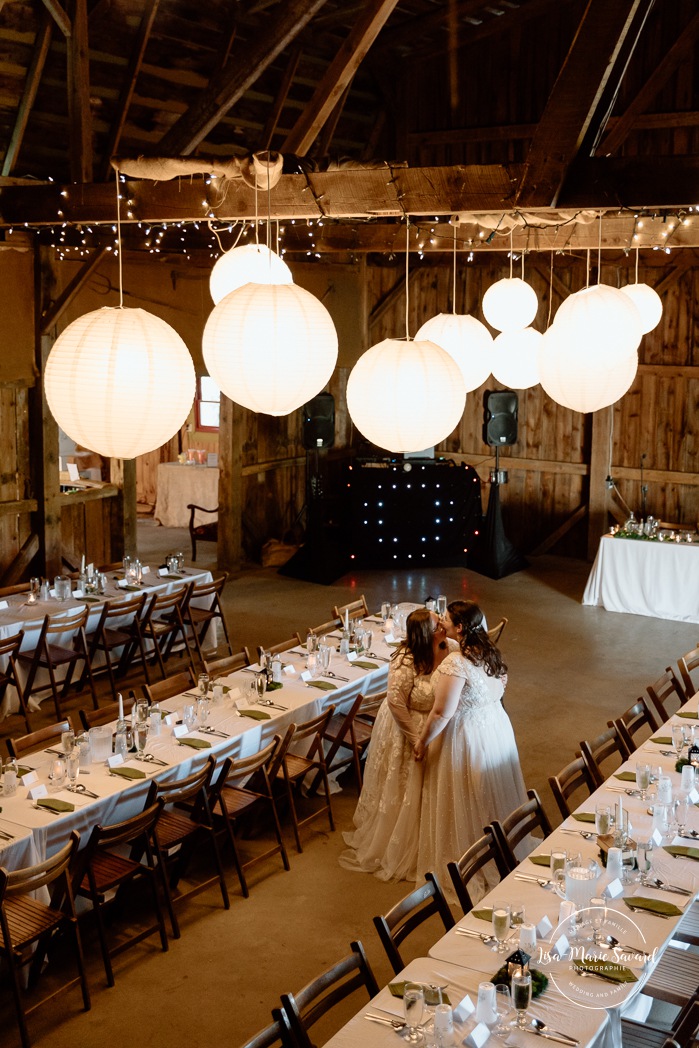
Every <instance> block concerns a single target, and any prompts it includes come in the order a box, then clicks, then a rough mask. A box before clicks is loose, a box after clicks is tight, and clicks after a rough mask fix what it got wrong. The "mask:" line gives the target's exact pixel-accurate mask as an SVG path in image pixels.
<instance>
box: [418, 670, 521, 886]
mask: <svg viewBox="0 0 699 1048" xmlns="http://www.w3.org/2000/svg"><path fill="white" fill-rule="evenodd" d="M439 674H447V675H450V676H455V677H461V678H462V679H463V688H462V691H461V696H460V698H459V704H458V706H457V708H456V711H455V713H454V715H453V717H452V718H451V719H450V720H449V722H448V723H447V726H446V727H445V728H444V730H443V731H442V732H441V733H440V734H439V735H438V736H437V737H436V738H435V739H433V741H432V742H431V743H430V744H429V746H428V748H427V753H426V756H425V760H424V765H425V771H424V780H423V788H422V801H421V810H420V819H419V824H420V839H419V844H418V857H417V869H418V871H419V873H420V875H422V874H424V873H425V871H427V870H432V871H433V872H435V873H436V874H437V875H438V877H439V879H440V881H441V884H442V887H443V888H445V889H447V890H449V889H450V885H451V881H450V878H449V875H448V873H447V869H446V867H447V863H448V862H451V861H452V860H456V859H458V858H459V857H460V856H461V855H463V853H464V852H465V851H466V849H467V848H468V847H469V846H470V845H471V844H473V843H474V841H476V840H478V838H479V837H481V836H482V835H483V828H484V827H485V826H487V825H488V823H489V822H492V820H493V819H502V818H504V817H505V816H507V815H509V813H510V812H511V811H513V809H514V808H517V807H518V806H519V805H520V804H523V803H524V801H526V799H527V794H526V790H525V787H524V779H523V777H522V770H521V768H520V764H519V754H518V752H517V743H516V741H515V736H514V732H513V730H512V724H511V723H510V718H509V717H508V716H507V713H506V712H505V710H504V708H503V705H502V701H501V700H502V695H503V690H504V689H503V683H502V680H501V678H500V677H489V676H488V675H487V674H486V672H485V670H484V669H483V668H482V667H480V666H474V664H473V663H472V662H469V660H468V659H466V658H465V657H464V656H463V655H462V654H461V652H460V651H458V652H452V653H451V654H449V655H448V656H447V657H446V659H444V661H443V662H442V663H441V665H440V666H438V667H437V669H436V670H435V671H434V673H433V674H432V684H433V686H434V688H435V689H436V687H437V684H438V680H439ZM498 879H499V878H497V877H494V876H493V874H491V875H490V877H488V867H486V876H485V877H481V879H480V885H479V888H480V894H484V892H485V890H486V889H487V888H491V887H494V886H495V884H496V883H497V881H498ZM475 883H476V882H475V879H474V882H471V884H469V892H470V891H471V890H472V888H474V887H475ZM476 894H478V889H477V890H476ZM479 897H480V895H479Z"/></svg>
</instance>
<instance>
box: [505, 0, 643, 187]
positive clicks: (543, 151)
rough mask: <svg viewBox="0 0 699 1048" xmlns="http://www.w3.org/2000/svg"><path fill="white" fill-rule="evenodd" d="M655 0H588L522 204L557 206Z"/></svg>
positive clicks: (530, 161)
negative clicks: (620, 65) (630, 41)
mask: <svg viewBox="0 0 699 1048" xmlns="http://www.w3.org/2000/svg"><path fill="white" fill-rule="evenodd" d="M652 2H653V0H615V2H614V3H613V4H610V3H609V0H588V2H587V6H586V9H585V12H584V14H583V17H582V19H581V21H580V24H579V26H578V29H577V32H576V34H575V38H574V40H573V42H572V44H571V46H570V48H569V50H568V54H567V55H566V57H565V59H564V62H563V65H562V67H561V71H560V73H559V74H558V77H557V79H556V82H555V84H554V86H553V89H552V91H551V94H550V95H549V98H548V101H547V103H546V106H545V108H544V112H543V114H542V117H541V120H540V121H539V124H538V126H537V129H536V132H535V133H534V137H533V138H532V141H531V145H530V148H529V153H528V156H527V159H526V162H525V174H524V177H523V179H522V182H521V183H520V186H519V188H518V191H517V203H518V205H520V206H521V207H556V206H557V205H558V196H559V193H560V190H561V186H562V185H563V181H564V178H565V175H566V172H567V170H568V167H569V166H570V164H571V163H572V162H573V160H574V159H575V158H576V157H577V155H578V153H579V150H580V146H581V145H582V143H583V140H584V139H585V137H586V135H587V134H588V131H589V129H590V127H591V125H592V121H593V119H594V117H595V114H596V112H597V111H598V107H599V104H600V101H601V100H602V98H603V96H604V94H605V92H606V89H607V87H608V84H609V83H610V80H612V79H613V78H615V76H616V73H615V69H616V67H617V64H618V61H619V58H620V55H621V54H622V53H623V51H624V45H625V42H626V39H627V36H628V35H629V34H633V32H634V29H635V27H636V25H637V19H638V18H639V15H640V14H641V13H642V11H643V10H644V9H645V8H647V7H648V5H649V4H652Z"/></svg>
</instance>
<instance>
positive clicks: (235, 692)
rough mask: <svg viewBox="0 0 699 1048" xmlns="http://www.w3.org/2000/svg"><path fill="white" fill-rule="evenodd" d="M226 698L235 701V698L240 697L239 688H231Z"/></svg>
mask: <svg viewBox="0 0 699 1048" xmlns="http://www.w3.org/2000/svg"><path fill="white" fill-rule="evenodd" d="M228 698H229V699H230V700H231V702H233V703H235V701H236V699H239V698H240V688H231V690H230V691H229V692H228Z"/></svg>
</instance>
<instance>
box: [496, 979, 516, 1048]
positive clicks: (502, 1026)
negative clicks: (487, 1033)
mask: <svg viewBox="0 0 699 1048" xmlns="http://www.w3.org/2000/svg"><path fill="white" fill-rule="evenodd" d="M495 1011H496V1013H497V1022H496V1023H495V1026H494V1027H493V1033H495V1034H499V1035H501V1036H502V1035H504V1034H506V1033H509V1032H510V1022H511V1021H512V997H511V996H510V988H509V986H505V985H500V986H496V987H495Z"/></svg>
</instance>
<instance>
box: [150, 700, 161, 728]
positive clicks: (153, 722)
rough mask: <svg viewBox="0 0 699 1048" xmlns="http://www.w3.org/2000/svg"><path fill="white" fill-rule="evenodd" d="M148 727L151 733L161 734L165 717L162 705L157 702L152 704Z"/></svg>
mask: <svg viewBox="0 0 699 1048" xmlns="http://www.w3.org/2000/svg"><path fill="white" fill-rule="evenodd" d="M148 727H149V731H150V733H151V735H160V733H161V731H162V728H163V718H162V716H161V713H160V706H159V705H158V703H157V702H154V703H152V704H151V707H150V716H149V718H148Z"/></svg>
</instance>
